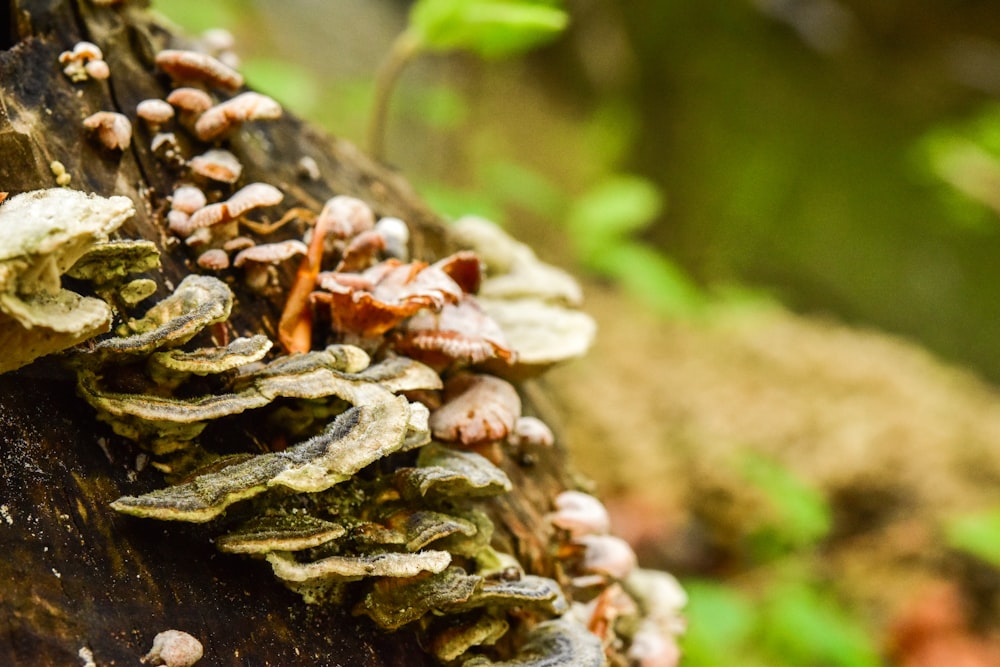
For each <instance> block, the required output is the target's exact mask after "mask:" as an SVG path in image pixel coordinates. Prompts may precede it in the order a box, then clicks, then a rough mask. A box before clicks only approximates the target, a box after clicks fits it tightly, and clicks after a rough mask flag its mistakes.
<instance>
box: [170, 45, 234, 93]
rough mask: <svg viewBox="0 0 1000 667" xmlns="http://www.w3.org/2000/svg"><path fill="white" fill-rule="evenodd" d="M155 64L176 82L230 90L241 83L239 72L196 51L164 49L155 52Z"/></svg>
mask: <svg viewBox="0 0 1000 667" xmlns="http://www.w3.org/2000/svg"><path fill="white" fill-rule="evenodd" d="M156 66H157V67H159V68H160V69H161V70H163V71H164V72H166V73H167V76H169V77H170V78H171V79H173V80H174V81H177V82H188V81H190V82H197V83H203V84H206V85H208V86H210V87H219V88H228V89H231V90H235V89H237V88H239V87H241V86H242V85H243V76H242V75H241V74H240V73H239V72H237V71H236V70H234V69H233V68H231V67H229V66H228V65H225V64H224V63H222V62H221V61H220V60H218V59H216V58H213V57H212V56H210V55H208V54H206V53H199V52H198V51H183V50H179V49H164V50H163V51H160V52H159V53H157V54H156Z"/></svg>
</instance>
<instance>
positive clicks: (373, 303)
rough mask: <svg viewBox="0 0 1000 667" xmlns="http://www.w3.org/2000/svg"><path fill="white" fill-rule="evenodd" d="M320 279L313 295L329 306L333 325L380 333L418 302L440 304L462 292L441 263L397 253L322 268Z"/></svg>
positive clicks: (432, 306)
mask: <svg viewBox="0 0 1000 667" xmlns="http://www.w3.org/2000/svg"><path fill="white" fill-rule="evenodd" d="M318 283H319V285H320V287H322V288H323V291H317V292H313V294H312V297H313V300H314V301H315V302H317V303H322V304H325V305H327V306H329V309H330V318H331V323H332V325H333V328H334V329H336V330H337V331H341V332H345V333H353V334H358V335H360V336H377V335H381V334H383V333H385V332H386V331H388V330H389V329H392V328H393V327H395V326H396V325H398V324H399V323H400V322H402V321H403V320H404V319H406V318H407V317H411V316H412V315H415V314H416V313H417V312H418V311H419V310H421V309H422V308H430V309H432V310H440V309H441V308H442V307H443V306H444V305H445V304H446V303H454V302H456V301H458V300H459V299H460V298H461V296H462V288H461V287H459V286H458V285H457V284H456V283H455V281H454V280H452V279H451V278H449V277H448V276H447V275H445V274H444V272H443V271H441V270H440V269H435V268H434V267H433V266H428V265H426V264H424V263H423V262H413V263H411V264H403V263H402V262H400V261H399V260H395V259H389V260H386V261H384V262H381V263H379V264H377V265H375V266H373V267H372V268H370V269H368V270H366V271H364V272H362V273H337V272H326V273H321V274H319V277H318Z"/></svg>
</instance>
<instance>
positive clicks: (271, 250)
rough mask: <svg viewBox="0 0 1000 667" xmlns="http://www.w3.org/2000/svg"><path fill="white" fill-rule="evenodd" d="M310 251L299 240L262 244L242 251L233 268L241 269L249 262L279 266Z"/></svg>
mask: <svg viewBox="0 0 1000 667" xmlns="http://www.w3.org/2000/svg"><path fill="white" fill-rule="evenodd" d="M308 249H309V248H308V247H307V246H306V244H305V243H303V242H302V241H299V240H298V239H289V240H287V241H280V242H278V243H261V244H260V245H255V246H251V247H249V248H244V249H243V250H241V251H240V252H239V253H238V254H237V255H236V258H235V259H234V260H233V266H236V267H240V266H243V265H244V264H246V263H247V262H250V263H257V264H278V263H280V262H284V261H285V260H288V259H291V258H292V257H295V256H296V255H304V254H306V252H307V251H308Z"/></svg>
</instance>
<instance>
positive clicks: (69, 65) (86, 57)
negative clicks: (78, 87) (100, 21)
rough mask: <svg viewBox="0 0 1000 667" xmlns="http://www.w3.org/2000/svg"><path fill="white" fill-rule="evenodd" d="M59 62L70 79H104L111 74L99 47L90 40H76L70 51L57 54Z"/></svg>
mask: <svg viewBox="0 0 1000 667" xmlns="http://www.w3.org/2000/svg"><path fill="white" fill-rule="evenodd" d="M59 63H60V64H61V65H63V66H64V67H63V74H65V75H66V76H68V77H69V78H70V80H71V81H86V80H87V79H88V78H94V79H106V78H108V76H109V75H110V74H111V71H110V70H109V69H108V64H107V63H106V62H104V54H103V53H102V52H101V49H100V47H98V46H97V45H96V44H94V43H92V42H77V44H76V46H74V47H73V50H72V51H63V52H62V53H60V54H59Z"/></svg>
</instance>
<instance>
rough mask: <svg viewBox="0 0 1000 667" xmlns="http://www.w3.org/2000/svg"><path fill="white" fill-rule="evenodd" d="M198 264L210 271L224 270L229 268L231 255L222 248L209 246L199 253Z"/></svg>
mask: <svg viewBox="0 0 1000 667" xmlns="http://www.w3.org/2000/svg"><path fill="white" fill-rule="evenodd" d="M197 261H198V266H200V267H201V268H203V269H208V270H210V271H222V270H223V269H228V268H229V255H228V254H227V253H226V251H225V250H223V249H222V248H209V249H208V250H206V251H205V252H203V253H201V254H200V255H198V260H197Z"/></svg>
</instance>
